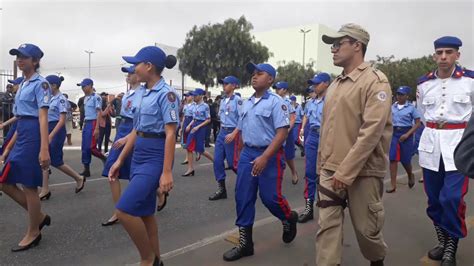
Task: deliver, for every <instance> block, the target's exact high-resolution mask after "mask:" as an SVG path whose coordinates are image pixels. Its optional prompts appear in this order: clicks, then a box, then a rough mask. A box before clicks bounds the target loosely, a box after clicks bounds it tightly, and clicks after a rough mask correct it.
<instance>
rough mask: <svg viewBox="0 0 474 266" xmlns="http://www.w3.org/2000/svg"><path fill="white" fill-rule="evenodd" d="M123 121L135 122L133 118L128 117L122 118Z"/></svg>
mask: <svg viewBox="0 0 474 266" xmlns="http://www.w3.org/2000/svg"><path fill="white" fill-rule="evenodd" d="M122 120H123V121H124V122H133V119H132V118H130V117H126V116H122Z"/></svg>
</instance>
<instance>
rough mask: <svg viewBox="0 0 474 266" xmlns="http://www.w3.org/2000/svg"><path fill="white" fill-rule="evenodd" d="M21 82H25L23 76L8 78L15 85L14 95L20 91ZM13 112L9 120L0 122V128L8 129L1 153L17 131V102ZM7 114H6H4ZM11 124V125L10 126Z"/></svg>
mask: <svg viewBox="0 0 474 266" xmlns="http://www.w3.org/2000/svg"><path fill="white" fill-rule="evenodd" d="M21 82H23V77H18V78H16V79H14V80H10V79H9V80H8V83H10V84H12V85H13V88H12V91H11V93H12V94H13V97H14V95H15V94H16V93H17V92H18V88H19V87H20V84H21ZM12 113H13V116H12V117H11V118H10V119H8V120H7V121H4V122H3V123H0V129H3V130H6V129H8V132H7V135H6V136H5V139H4V140H3V144H2V148H1V153H2V154H3V151H4V150H5V148H6V146H7V145H8V143H9V142H10V140H11V139H12V137H13V134H14V133H15V131H16V121H17V117H16V116H15V103H13V106H12ZM4 115H5V114H4ZM10 125H11V126H10Z"/></svg>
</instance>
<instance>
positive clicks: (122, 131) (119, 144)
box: [102, 66, 140, 226]
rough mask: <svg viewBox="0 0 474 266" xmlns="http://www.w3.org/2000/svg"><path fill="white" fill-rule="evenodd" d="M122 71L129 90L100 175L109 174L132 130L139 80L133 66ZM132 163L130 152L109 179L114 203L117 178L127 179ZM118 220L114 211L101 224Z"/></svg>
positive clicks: (115, 202)
mask: <svg viewBox="0 0 474 266" xmlns="http://www.w3.org/2000/svg"><path fill="white" fill-rule="evenodd" d="M122 72H124V73H127V83H128V84H130V90H129V91H127V92H126V93H125V94H124V95H123V97H122V104H121V110H120V116H121V117H122V121H121V123H120V125H119V127H118V129H117V134H116V135H115V139H114V143H113V145H112V149H111V150H110V153H109V156H108V157H107V160H106V161H105V165H104V170H103V171H102V176H105V177H107V176H109V171H110V167H111V166H112V165H113V164H114V163H115V162H116V161H117V158H118V157H119V155H120V153H121V152H122V149H123V146H124V145H125V144H126V143H127V140H128V135H129V134H130V132H132V130H133V104H134V101H135V98H136V97H135V96H136V95H137V94H136V90H137V89H138V88H140V82H139V80H138V76H137V75H136V74H135V66H130V67H122ZM131 163H132V155H131V154H130V155H129V156H127V158H125V160H124V162H123V165H122V167H121V168H120V171H119V174H118V179H112V180H110V181H109V184H110V191H111V192H112V200H113V201H114V204H117V202H118V200H119V198H120V194H121V186H120V181H119V179H122V180H129V179H130V165H131ZM117 221H118V218H117V215H116V213H114V214H113V215H112V217H110V218H109V219H108V220H107V221H106V222H104V223H102V226H110V225H113V224H115V223H116V222H117Z"/></svg>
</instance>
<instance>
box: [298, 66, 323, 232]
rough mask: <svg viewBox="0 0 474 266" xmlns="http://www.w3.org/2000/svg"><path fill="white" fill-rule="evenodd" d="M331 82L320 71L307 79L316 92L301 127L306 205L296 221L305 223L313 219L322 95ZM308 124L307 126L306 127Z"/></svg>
mask: <svg viewBox="0 0 474 266" xmlns="http://www.w3.org/2000/svg"><path fill="white" fill-rule="evenodd" d="M330 82H331V76H329V74H327V73H324V72H321V73H319V74H317V75H315V76H314V77H313V78H312V79H310V80H308V84H309V85H310V86H311V87H312V88H313V91H314V93H315V94H316V98H315V99H311V100H309V101H308V102H307V103H306V106H307V107H306V112H305V115H304V117H303V125H302V127H303V128H307V130H308V131H309V132H303V133H302V134H305V133H306V137H307V140H306V141H305V148H304V150H305V152H306V157H305V181H306V182H305V187H304V199H305V201H306V206H305V209H304V211H303V212H302V213H301V214H300V216H299V217H298V222H300V223H306V222H307V221H309V220H313V208H314V198H315V194H316V182H317V179H318V176H317V174H316V160H317V158H318V146H319V132H320V130H321V119H322V115H323V107H324V96H325V95H326V89H327V88H328V87H329V84H330ZM306 124H309V127H306Z"/></svg>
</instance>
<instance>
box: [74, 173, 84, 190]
mask: <svg viewBox="0 0 474 266" xmlns="http://www.w3.org/2000/svg"><path fill="white" fill-rule="evenodd" d="M83 178H84V179H83V180H82V185H81V187H80V188H76V190H75V192H76V194H77V193H79V192H81V190H82V189H84V185H85V184H86V177H85V176H83Z"/></svg>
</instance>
